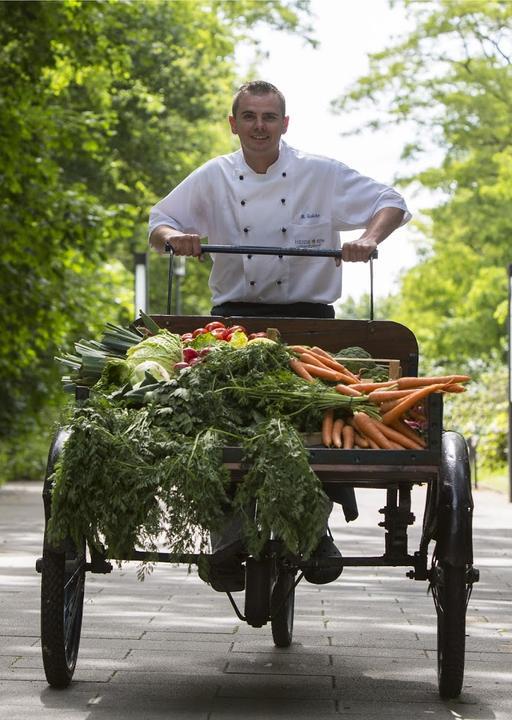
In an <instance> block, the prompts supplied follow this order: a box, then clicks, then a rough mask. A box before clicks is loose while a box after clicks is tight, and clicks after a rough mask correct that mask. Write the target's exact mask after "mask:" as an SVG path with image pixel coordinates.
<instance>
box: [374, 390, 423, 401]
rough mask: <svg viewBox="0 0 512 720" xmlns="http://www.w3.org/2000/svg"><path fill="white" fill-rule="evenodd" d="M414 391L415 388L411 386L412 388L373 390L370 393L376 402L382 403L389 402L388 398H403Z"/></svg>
mask: <svg viewBox="0 0 512 720" xmlns="http://www.w3.org/2000/svg"><path fill="white" fill-rule="evenodd" d="M412 392H414V389H413V388H411V389H410V390H391V389H390V390H387V389H385V388H384V389H382V390H380V389H379V390H372V391H371V393H369V394H368V397H369V399H370V400H371V401H372V402H374V403H381V402H387V401H388V400H402V398H404V397H407V396H408V395H410V394H411V393H412Z"/></svg>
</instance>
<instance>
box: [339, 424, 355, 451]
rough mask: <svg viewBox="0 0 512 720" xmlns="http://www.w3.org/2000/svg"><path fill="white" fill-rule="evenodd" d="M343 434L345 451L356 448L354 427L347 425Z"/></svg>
mask: <svg viewBox="0 0 512 720" xmlns="http://www.w3.org/2000/svg"><path fill="white" fill-rule="evenodd" d="M342 434H343V448H344V449H345V450H351V449H352V448H353V447H354V442H355V432H354V428H353V427H352V425H345V426H344V427H343V430H342Z"/></svg>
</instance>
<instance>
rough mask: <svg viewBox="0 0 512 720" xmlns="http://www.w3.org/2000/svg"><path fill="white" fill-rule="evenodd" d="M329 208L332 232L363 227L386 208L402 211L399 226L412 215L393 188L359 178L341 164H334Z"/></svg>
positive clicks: (355, 172)
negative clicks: (332, 191)
mask: <svg viewBox="0 0 512 720" xmlns="http://www.w3.org/2000/svg"><path fill="white" fill-rule="evenodd" d="M336 165H337V168H336V173H335V186H334V194H333V205H332V222H333V228H334V229H335V230H357V229H361V228H365V227H367V226H368V224H369V223H370V220H371V219H372V217H373V216H374V215H375V214H376V213H378V212H379V210H382V209H383V208H386V207H396V208H400V209H401V210H403V211H404V217H403V220H402V222H401V223H400V224H401V225H405V223H407V222H409V220H410V219H411V213H410V212H409V210H408V209H407V205H406V204H405V200H404V199H403V197H402V196H401V195H400V193H398V192H397V191H396V190H395V189H394V188H392V187H389V186H388V185H383V184H382V183H379V182H376V181H375V180H372V178H369V177H366V176H364V175H360V174H359V173H358V172H357V171H356V170H352V168H349V167H347V166H346V165H344V164H343V163H336Z"/></svg>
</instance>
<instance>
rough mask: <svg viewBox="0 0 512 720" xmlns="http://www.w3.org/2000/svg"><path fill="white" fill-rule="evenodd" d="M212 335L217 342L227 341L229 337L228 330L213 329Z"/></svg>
mask: <svg viewBox="0 0 512 720" xmlns="http://www.w3.org/2000/svg"><path fill="white" fill-rule="evenodd" d="M210 333H211V334H212V335H213V337H214V338H216V339H217V340H225V339H226V336H227V334H228V333H227V331H226V328H220V327H218V328H213V330H210Z"/></svg>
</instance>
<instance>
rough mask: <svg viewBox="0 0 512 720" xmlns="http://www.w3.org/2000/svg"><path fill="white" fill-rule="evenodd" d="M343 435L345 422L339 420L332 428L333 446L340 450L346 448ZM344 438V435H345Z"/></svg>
mask: <svg viewBox="0 0 512 720" xmlns="http://www.w3.org/2000/svg"><path fill="white" fill-rule="evenodd" d="M342 433H345V421H344V420H342V419H341V418H338V419H337V420H335V421H334V424H333V426H332V444H333V445H334V447H337V448H340V447H342V446H344V444H343V441H342ZM343 437H344V434H343Z"/></svg>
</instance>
